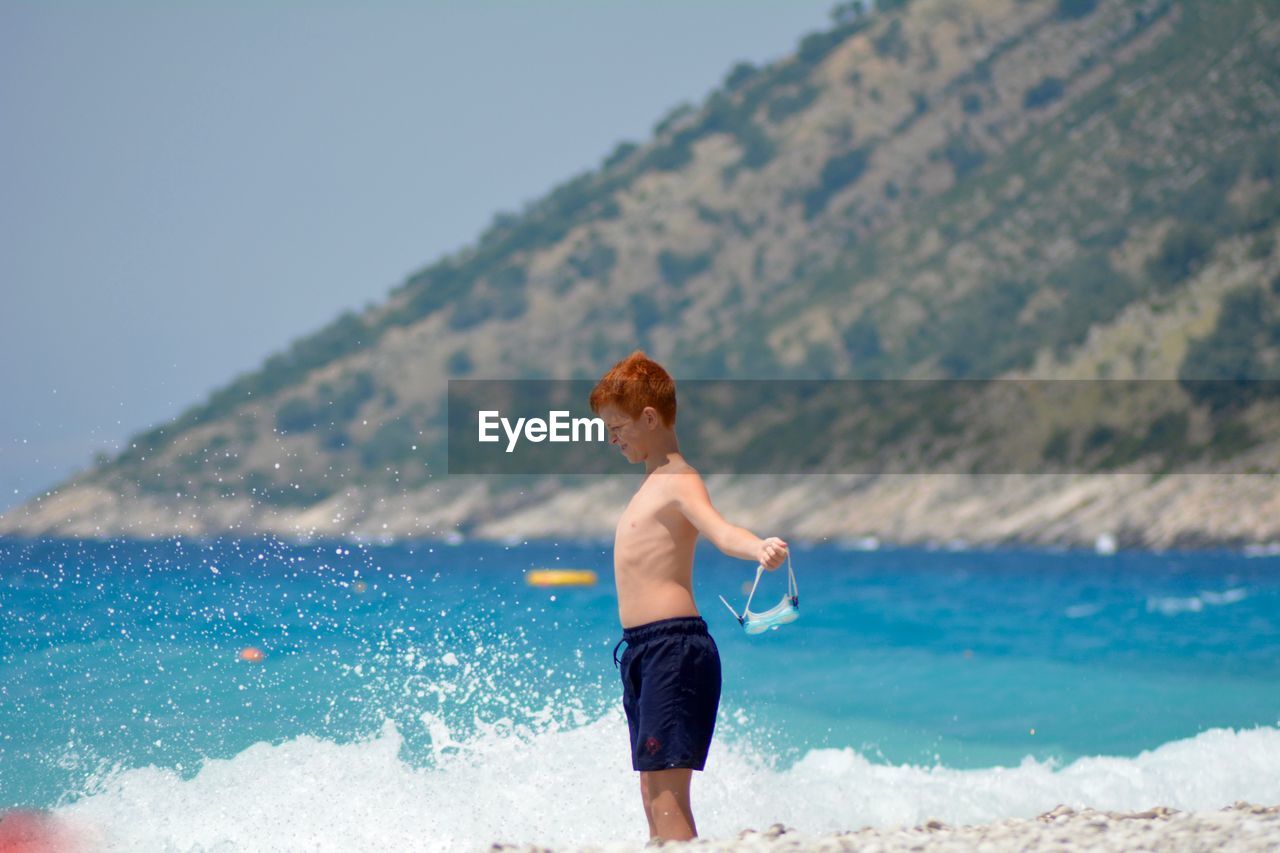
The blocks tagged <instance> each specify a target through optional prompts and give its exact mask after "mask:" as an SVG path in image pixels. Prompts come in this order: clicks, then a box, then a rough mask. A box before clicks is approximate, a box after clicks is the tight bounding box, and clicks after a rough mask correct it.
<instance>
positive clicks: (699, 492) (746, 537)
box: [671, 472, 787, 569]
mask: <svg viewBox="0 0 1280 853" xmlns="http://www.w3.org/2000/svg"><path fill="white" fill-rule="evenodd" d="M671 479H672V480H673V481H675V482H674V489H675V499H676V505H677V506H678V507H679V508H680V512H682V513H684V517H685V518H687V519H689V523H690V524H692V525H693V526H694V527H695V528H697V530H698V532H699V533H701V534H702V535H703V536H705V537H706V538H707V541H709V542H710V543H711V544H712V545H715V546H716V547H717V548H719V549H720V550H721V551H723V552H724V553H726V554H728V555H729V556H730V557H737V558H739V559H741V560H755V561H756V562H757V563H760V564H761V565H763V566H764V567H765V568H766V569H776V568H778V566H781V565H782V564H783V562H784V561H785V560H786V559H787V543H786V542H783V541H782V540H781V539H779V538H778V537H776V536H771V537H769V538H768V539H761V538H760V537H759V536H756V535H755V534H754V533H752V532H751V531H750V530H747V529H746V528H743V527H738V526H737V525H734V524H730V523H729V522H727V521H725V519H724V516H722V515H721V514H720V513H719V512H718V511H717V510H716V508H715V507H714V506H712V505H711V496H710V495H709V494H707V486H706V484H705V483H703V482H702V476H701V475H699V474H697V473H693V472H691V473H688V474H674V475H672V477H671Z"/></svg>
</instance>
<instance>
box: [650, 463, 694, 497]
mask: <svg viewBox="0 0 1280 853" xmlns="http://www.w3.org/2000/svg"><path fill="white" fill-rule="evenodd" d="M654 473H655V474H657V473H660V474H661V475H662V490H663V491H664V492H666V493H667V494H670V495H674V496H677V497H678V496H680V495H687V494H690V493H691V492H692V493H694V494H697V493H699V492H705V491H706V488H707V487H706V484H705V483H703V482H702V475H701V474H700V473H698V469H697V468H694V467H693V466H692V465H690V464H689V463H688V462H685V461H683V460H680V461H678V462H673V463H671V464H670V465H667V466H664V467H663V468H662V469H661V471H655V472H654Z"/></svg>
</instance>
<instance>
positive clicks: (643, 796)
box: [640, 772, 658, 840]
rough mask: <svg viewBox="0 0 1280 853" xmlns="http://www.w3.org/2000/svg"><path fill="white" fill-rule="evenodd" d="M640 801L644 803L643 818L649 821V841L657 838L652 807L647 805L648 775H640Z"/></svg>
mask: <svg viewBox="0 0 1280 853" xmlns="http://www.w3.org/2000/svg"><path fill="white" fill-rule="evenodd" d="M640 801H641V802H642V803H644V818H645V820H647V821H649V838H650V840H652V839H654V838H657V837H658V827H657V826H656V825H655V824H654V822H653V807H652V806H651V805H650V803H649V774H648V773H644V772H642V773H641V774H640Z"/></svg>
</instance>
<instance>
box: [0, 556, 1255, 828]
mask: <svg viewBox="0 0 1280 853" xmlns="http://www.w3.org/2000/svg"><path fill="white" fill-rule="evenodd" d="M792 555H793V565H794V568H795V573H796V578H797V585H798V588H799V596H800V618H799V620H798V621H796V622H794V623H792V624H790V625H786V626H782V627H780V628H778V629H776V630H772V631H769V632H766V633H765V634H762V635H759V636H747V635H746V634H745V632H744V631H743V630H742V628H741V627H740V626H739V625H738V623H737V622H736V621H735V620H734V618H733V617H732V615H730V613H729V612H728V610H726V609H725V607H724V606H723V605H722V604H721V603H720V602H719V600H718V596H720V595H724V596H725V598H726V599H728V600H729V601H730V602H732V603H733V604H734V606H735V607H737V608H739V609H740V608H741V605H742V604H743V603H744V602H745V600H746V589H747V588H748V587H749V583H750V581H751V580H752V578H753V577H754V574H755V572H754V569H755V567H754V565H753V564H750V563H746V562H743V561H740V560H734V559H731V558H729V557H726V556H724V555H722V554H720V553H719V552H717V551H715V550H714V549H711V548H703V547H702V546H700V550H699V551H698V554H697V559H696V568H695V575H694V587H695V593H696V598H697V602H698V605H699V609H700V610H701V612H702V614H703V616H704V617H705V618H706V620H707V622H708V624H709V626H710V629H711V632H712V635H713V637H714V638H715V641H716V643H717V645H718V646H719V648H720V653H721V657H722V661H723V672H724V687H723V694H722V699H721V706H720V714H719V718H718V722H717V726H716V734H715V740H714V742H713V745H712V749H711V754H710V757H709V759H708V762H707V766H706V770H705V771H704V772H702V773H697V774H695V775H694V780H693V792H692V799H693V806H694V812H695V815H696V818H697V821H698V827H699V830H700V832H701V834H702V835H704V836H710V837H734V836H736V835H737V834H738V833H740V832H741V831H742V830H744V829H748V828H754V829H760V830H763V829H765V828H767V827H769V826H770V825H772V824H774V823H781V824H784V825H785V826H788V827H793V828H795V829H797V830H801V831H803V832H807V833H823V832H833V831H845V830H856V829H859V828H861V827H864V826H876V827H888V826H894V825H916V824H919V823H923V822H924V821H926V820H929V819H931V818H932V819H938V820H942V821H943V822H945V823H948V824H952V825H960V824H969V823H984V822H991V821H998V820H1002V819H1005V818H1011V817H1018V818H1026V817H1034V816H1035V815H1038V814H1040V813H1043V812H1045V811H1048V810H1051V809H1053V808H1054V807H1055V806H1057V805H1059V804H1066V805H1069V806H1071V807H1073V808H1077V809H1080V808H1084V807H1094V808H1099V809H1109V810H1140V809H1146V808H1149V807H1151V806H1156V805H1162V806H1169V807H1172V808H1176V809H1181V810H1196V811H1202V810H1216V809H1220V808H1222V807H1224V806H1227V805H1229V804H1232V803H1234V802H1236V801H1239V800H1246V801H1249V802H1253V803H1265V804H1276V803H1280V728H1278V727H1277V726H1278V724H1280V554H1277V553H1275V549H1271V550H1260V549H1255V550H1254V551H1251V552H1239V551H1186V552H1173V551H1170V552H1163V553H1153V552H1137V551H1125V550H1120V551H1118V552H1116V553H1109V554H1099V553H1095V552H1093V551H1087V550H1081V551H1073V550H1057V551H1045V550H1014V549H975V548H971V547H969V546H967V545H965V544H964V543H942V544H940V545H939V546H938V547H936V548H910V549H908V548H890V547H880V546H877V543H874V542H867V541H858V542H849V543H833V542H825V543H807V544H806V543H793V548H792ZM540 568H573V569H590V570H593V571H595V572H596V573H597V574H598V578H599V580H598V582H597V583H596V584H595V585H592V586H586V587H562V588H539V587H534V586H531V585H530V584H529V583H528V582H527V577H526V576H527V574H528V573H529V572H530V571H531V570H535V569H540ZM784 588H785V573H784V572H779V573H774V574H769V575H766V576H765V578H764V580H763V581H762V582H761V589H760V592H759V593H758V594H757V595H758V597H757V605H756V609H760V610H763V609H766V608H767V607H768V606H771V605H772V604H774V603H776V601H777V600H778V599H779V598H781V596H782V594H783V592H784ZM620 637H621V632H620V627H619V624H618V612H617V598H616V595H615V593H614V588H613V579H612V548H611V544H610V543H609V542H593V541H527V542H526V541H514V540H513V541H508V542H472V541H452V542H442V541H415V542H394V543H375V542H332V541H327V542H321V541H310V542H289V541H282V540H278V539H209V540H190V539H187V540H182V539H157V540H147V541H136V540H135V541H124V540H115V541H84V540H51V539H40V540H33V539H0V812H4V811H7V810H13V809H23V810H47V811H48V812H50V813H51V814H52V815H53V816H54V817H55V818H56V819H57V820H59V821H61V822H63V823H65V824H66V825H68V826H73V827H76V828H77V831H79V832H81V833H83V834H84V837H88V838H91V839H92V840H93V842H94V843H93V849H101V850H129V851H148V850H156V851H236V850H366V849H367V850H392V849H394V850H474V849H478V848H488V847H489V846H490V845H491V844H493V843H495V842H498V843H521V844H524V843H533V844H539V845H582V844H609V843H613V842H636V843H642V842H643V841H644V840H645V838H646V836H647V828H646V824H645V820H644V816H643V812H642V809H641V804H640V796H639V785H638V776H637V774H635V773H634V772H633V771H632V770H631V767H630V760H629V753H628V738H627V729H626V722H625V718H624V716H623V714H622V710H621V702H620V697H621V684H620V681H619V676H618V672H617V670H616V669H615V667H614V663H613V650H614V647H615V645H616V644H617V642H618V640H619V639H620ZM246 657H247V658H250V659H245V658H246Z"/></svg>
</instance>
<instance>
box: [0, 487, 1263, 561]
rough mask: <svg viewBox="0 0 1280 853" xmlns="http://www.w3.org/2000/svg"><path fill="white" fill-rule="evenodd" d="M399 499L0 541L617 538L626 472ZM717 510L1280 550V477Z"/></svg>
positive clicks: (119, 502) (231, 503)
mask: <svg viewBox="0 0 1280 853" xmlns="http://www.w3.org/2000/svg"><path fill="white" fill-rule="evenodd" d="M437 483H438V484H437V485H434V486H433V487H432V488H429V489H422V490H418V491H408V492H403V493H392V492H386V491H381V490H378V489H375V488H372V487H366V488H360V487H351V488H350V489H349V490H348V491H347V492H346V493H345V494H343V495H337V496H333V497H330V498H327V499H325V500H323V501H321V502H319V503H317V504H314V505H311V506H294V507H287V506H272V505H264V504H261V503H257V502H254V501H251V500H247V499H245V498H243V497H229V498H203V497H199V496H196V497H181V498H179V497H176V496H169V495H166V496H160V495H155V494H126V495H121V494H117V493H115V492H113V491H111V490H109V489H106V488H104V487H102V486H99V485H94V484H74V483H73V484H71V485H69V486H67V487H64V488H62V489H58V490H53V491H50V492H48V493H46V494H45V495H41V496H39V497H37V498H35V499H32V500H30V501H28V502H27V503H25V504H23V505H21V506H19V507H16V508H14V509H12V510H10V511H9V512H7V513H5V514H4V515H3V516H0V536H3V535H9V536H19V537H42V536H48V537H56V538H71V539H76V538H85V539H114V538H132V539H157V538H165V537H171V536H182V537H189V538H201V537H211V536H235V537H250V536H277V537H279V538H281V539H284V540H289V541H291V540H307V539H319V540H330V539H332V540H343V541H366V542H382V541H404V540H417V539H424V540H428V539H429V540H443V541H448V540H449V539H450V538H457V537H464V538H465V539H478V540H485V541H499V542H501V541H523V540H526V539H602V540H605V541H608V540H611V539H612V536H613V532H614V525H615V524H616V521H617V515H618V513H619V512H620V511H621V509H622V507H623V506H625V505H626V502H627V500H628V499H629V498H630V495H631V492H632V490H633V489H634V486H635V478H634V477H630V476H617V477H595V478H582V479H581V480H578V481H573V482H568V483H556V482H553V481H545V482H539V483H536V484H534V485H533V486H531V487H529V488H527V489H525V490H522V491H516V490H513V489H505V490H504V489H503V488H501V487H500V485H501V484H500V483H497V485H495V481H492V480H491V479H490V478H484V477H471V478H441V479H440V480H438V481H437ZM708 488H709V490H710V491H711V495H712V499H713V501H714V502H715V503H716V505H717V506H718V507H719V508H720V509H721V510H722V511H723V512H725V513H727V514H729V515H732V516H733V517H734V518H737V519H741V523H742V524H743V525H744V526H746V527H748V528H750V529H753V530H757V529H758V530H761V531H769V532H778V533H785V534H787V536H788V537H790V538H794V539H796V540H798V541H809V542H821V541H829V542H833V543H837V544H840V545H842V546H845V547H848V548H849V549H850V550H874V549H875V548H877V547H910V548H936V549H940V550H946V549H952V550H961V549H984V548H992V547H996V548H1034V549H1039V550H1043V549H1064V548H1065V549H1076V550H1092V551H1098V552H1100V553H1109V552H1112V551H1117V550H1118V551H1126V550H1129V551H1131V550H1140V551H1170V550H1190V551H1204V550H1218V549H1224V550H1232V551H1245V552H1247V553H1250V555H1251V556H1265V555H1267V554H1276V553H1280V475H1274V474H1231V475H1196V474H1179V475H1169V476H1165V477H1153V476H1151V475H1147V474H1126V473H1119V474H1084V475H1010V476H974V475H919V476H908V475H899V476H853V475H831V476H797V477H789V478H781V477H772V478H765V477H736V478H735V477H726V476H723V475H718V476H717V475H713V476H711V477H708Z"/></svg>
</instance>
